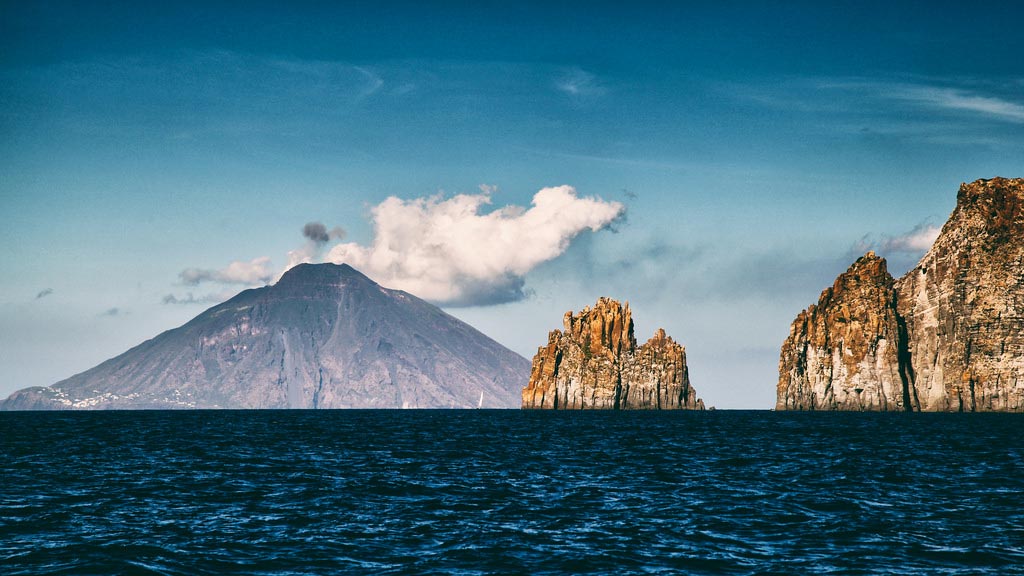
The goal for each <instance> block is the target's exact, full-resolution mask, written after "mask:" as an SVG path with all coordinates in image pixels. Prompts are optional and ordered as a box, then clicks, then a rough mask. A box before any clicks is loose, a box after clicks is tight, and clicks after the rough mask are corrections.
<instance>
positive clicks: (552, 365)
mask: <svg viewBox="0 0 1024 576" xmlns="http://www.w3.org/2000/svg"><path fill="white" fill-rule="evenodd" d="M563 324H564V328H565V329H564V331H563V330H554V331H552V332H551V333H550V334H549V335H548V344H547V346H542V347H540V348H539V349H538V350H537V355H536V356H534V358H533V368H532V370H531V373H530V382H529V384H528V385H527V386H526V388H524V389H523V408H547V409H556V410H562V409H567V410H573V409H575V410H579V409H598V410H633V409H636V410H683V409H690V410H703V409H704V402H703V401H702V400H701V399H699V398H697V393H696V392H695V391H694V390H693V388H692V387H691V386H690V378H689V373H688V372H687V369H686V350H685V349H684V348H683V347H682V346H680V345H679V344H677V343H676V342H675V341H673V340H672V338H670V337H668V336H666V335H665V331H664V330H660V329H659V330H658V331H657V332H656V333H655V335H654V337H652V338H651V339H650V340H649V341H647V343H646V344H643V345H642V346H637V343H636V338H635V337H634V336H633V318H632V315H631V313H630V310H629V303H628V302H627V303H626V305H625V306H623V305H621V304H619V303H618V302H616V301H615V300H612V299H609V298H599V299H598V301H597V304H596V305H595V306H594V307H593V308H590V307H586V308H584V309H583V311H582V312H581V313H580V314H579V315H578V316H576V315H574V314H573V313H572V312H571V311H570V312H566V313H565V317H564V318H563Z"/></svg>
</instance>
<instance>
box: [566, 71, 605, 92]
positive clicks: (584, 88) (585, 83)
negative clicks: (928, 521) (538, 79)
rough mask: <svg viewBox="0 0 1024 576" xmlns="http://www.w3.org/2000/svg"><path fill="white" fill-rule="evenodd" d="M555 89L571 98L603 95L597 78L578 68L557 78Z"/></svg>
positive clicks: (602, 87) (603, 89)
mask: <svg viewBox="0 0 1024 576" xmlns="http://www.w3.org/2000/svg"><path fill="white" fill-rule="evenodd" d="M555 88H557V89H558V90H559V91H561V92H564V93H566V94H568V95H570V96H573V97H582V96H600V95H602V94H604V93H605V88H604V86H602V85H601V84H600V82H598V79H597V76H594V75H593V74H591V73H590V72H587V71H585V70H580V69H579V68H573V69H571V70H569V71H567V72H566V73H564V74H563V75H562V76H561V77H559V78H558V80H557V81H556V82H555Z"/></svg>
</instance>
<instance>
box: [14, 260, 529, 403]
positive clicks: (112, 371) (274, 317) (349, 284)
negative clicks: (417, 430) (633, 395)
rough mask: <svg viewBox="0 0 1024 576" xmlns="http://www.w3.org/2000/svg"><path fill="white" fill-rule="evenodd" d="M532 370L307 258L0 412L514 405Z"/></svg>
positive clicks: (414, 304) (344, 270) (404, 301)
mask: <svg viewBox="0 0 1024 576" xmlns="http://www.w3.org/2000/svg"><path fill="white" fill-rule="evenodd" d="M528 370H529V362H527V360H526V359H525V358H523V357H521V356H519V355H518V354H515V353H514V352H512V351H511V350H508V349H507V348H505V347H503V346H501V345H500V344H498V343H497V342H495V341H493V340H491V339H490V338H487V337H486V336H484V335H483V334H481V333H480V332H478V331H476V330H475V329H473V328H472V327H471V326H469V325H468V324H465V323H464V322H461V321H459V320H457V319H456V318H453V317H452V316H449V315H448V314H446V313H444V312H443V311H442V310H440V309H439V308H437V307H435V306H433V305H431V304H428V303H427V302H424V301H422V300H420V299H419V298H416V297H415V296H413V295H411V294H408V293H405V292H402V291H399V290H389V289H387V288H384V287H382V286H380V285H378V284H377V283H375V282H373V281H372V280H370V279H369V278H367V277H366V276H364V275H362V274H360V273H359V272H358V271H356V270H354V269H353V268H351V267H349V266H345V265H342V266H336V265H334V264H316V265H313V264H303V265H300V266H296V267H295V268H292V269H291V270H289V271H288V272H287V273H285V275H284V276H282V277H281V279H280V280H279V281H278V282H277V284H275V285H273V286H267V287H264V288H257V289H254V290H246V291H244V292H242V293H241V294H239V295H238V296H235V297H234V298H232V299H231V300H229V301H227V302H225V303H223V304H220V305H217V306H214V307H213V308H210V309H209V310H207V311H205V312H203V313H202V314H200V315H199V316H197V317H195V318H194V319H192V320H191V321H190V322H189V323H188V324H185V325H184V326H181V327H179V328H175V329H174V330H169V331H167V332H164V333H163V334H161V335H159V336H157V337H156V338H153V339H152V340H149V341H147V342H144V343H142V344H140V345H139V346H136V347H135V348H132V349H131V350H129V351H127V352H125V353H124V354H121V355H120V356H117V357H115V358H112V359H110V360H108V361H106V362H104V363H102V364H100V365H98V366H96V367H95V368H92V369H90V370H87V371H85V372H83V373H81V374H78V375H75V376H72V377H71V378H68V379H67V380H64V381H62V382H58V383H56V384H54V385H53V386H50V387H47V388H38V387H37V388H29V389H25V390H21V391H18V392H15V393H14V394H12V395H11V397H10V398H9V399H8V400H6V401H5V402H3V403H0V408H4V409H11V410H17V409H21V410H26V409H105V408H129V409H135V408H402V407H419V408H451V407H455V408H470V407H472V408H476V407H478V406H481V405H482V406H484V407H489V408H513V407H515V406H516V405H517V404H518V403H519V390H520V386H522V382H523V380H524V379H526V375H527V374H528Z"/></svg>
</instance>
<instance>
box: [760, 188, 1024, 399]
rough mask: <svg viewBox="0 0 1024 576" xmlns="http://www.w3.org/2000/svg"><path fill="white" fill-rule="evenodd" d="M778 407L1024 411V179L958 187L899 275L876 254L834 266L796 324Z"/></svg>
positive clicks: (785, 354) (785, 355)
mask: <svg viewBox="0 0 1024 576" xmlns="http://www.w3.org/2000/svg"><path fill="white" fill-rule="evenodd" d="M776 408H777V409H779V410H787V409H788V410H908V411H917V410H924V411H972V412H973V411H1014V412H1019V411H1024V179H1006V178H994V179H991V180H978V181H976V182H973V183H971V184H963V185H961V187H960V192H959V194H958V196H957V206H956V208H955V209H954V210H953V213H952V215H951V216H950V218H949V220H948V221H947V222H946V224H945V225H944V226H943V228H942V231H941V233H940V234H939V237H938V239H937V240H936V241H935V243H934V245H933V246H932V247H931V249H930V250H929V251H928V253H927V254H925V256H924V257H923V258H922V259H921V260H920V262H919V263H918V264H917V266H915V267H914V268H913V269H912V270H910V271H909V272H907V274H906V275H904V276H903V277H902V278H900V279H899V280H896V281H894V280H893V278H892V277H891V276H890V275H889V273H888V272H887V271H886V270H885V260H883V259H881V258H878V257H877V256H875V255H874V254H872V253H869V254H868V255H866V256H864V257H862V258H860V259H859V260H858V261H857V262H855V263H854V265H853V266H852V267H851V268H850V269H849V270H848V271H847V272H845V273H844V274H842V275H840V276H839V278H838V279H837V280H836V283H835V284H834V285H833V286H832V287H831V288H829V289H827V290H825V291H824V292H823V293H822V295H821V298H820V299H819V301H818V304H817V305H814V306H811V307H810V308H808V309H807V310H805V311H804V312H801V313H800V314H799V315H798V316H797V318H796V320H795V321H794V322H793V325H792V327H791V329H790V335H789V337H788V338H787V339H786V341H785V342H784V343H783V346H782V353H781V355H780V359H779V385H778V401H777V405H776Z"/></svg>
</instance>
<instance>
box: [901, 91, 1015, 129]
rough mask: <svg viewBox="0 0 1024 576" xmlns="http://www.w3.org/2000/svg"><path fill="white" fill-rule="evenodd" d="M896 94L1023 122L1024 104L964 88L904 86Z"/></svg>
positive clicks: (946, 107) (943, 106) (944, 106)
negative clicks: (979, 93) (978, 93)
mask: <svg viewBox="0 0 1024 576" xmlns="http://www.w3.org/2000/svg"><path fill="white" fill-rule="evenodd" d="M896 95H898V96H899V97H902V98H904V99H907V100H913V101H917V102H921V103H923V104H928V105H931V106H935V107H938V108H944V109H947V110H960V111H967V112H975V113H978V114H984V115H987V116H993V117H995V118H998V119H1000V120H1007V121H1010V122H1024V106H1022V105H1020V104H1017V103H1015V102H1010V101H1007V100H1003V99H1001V98H995V97H992V96H980V95H977V94H972V93H970V92H967V91H965V90H958V89H954V88H937V87H933V86H905V87H903V88H902V89H898V90H897V91H896Z"/></svg>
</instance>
